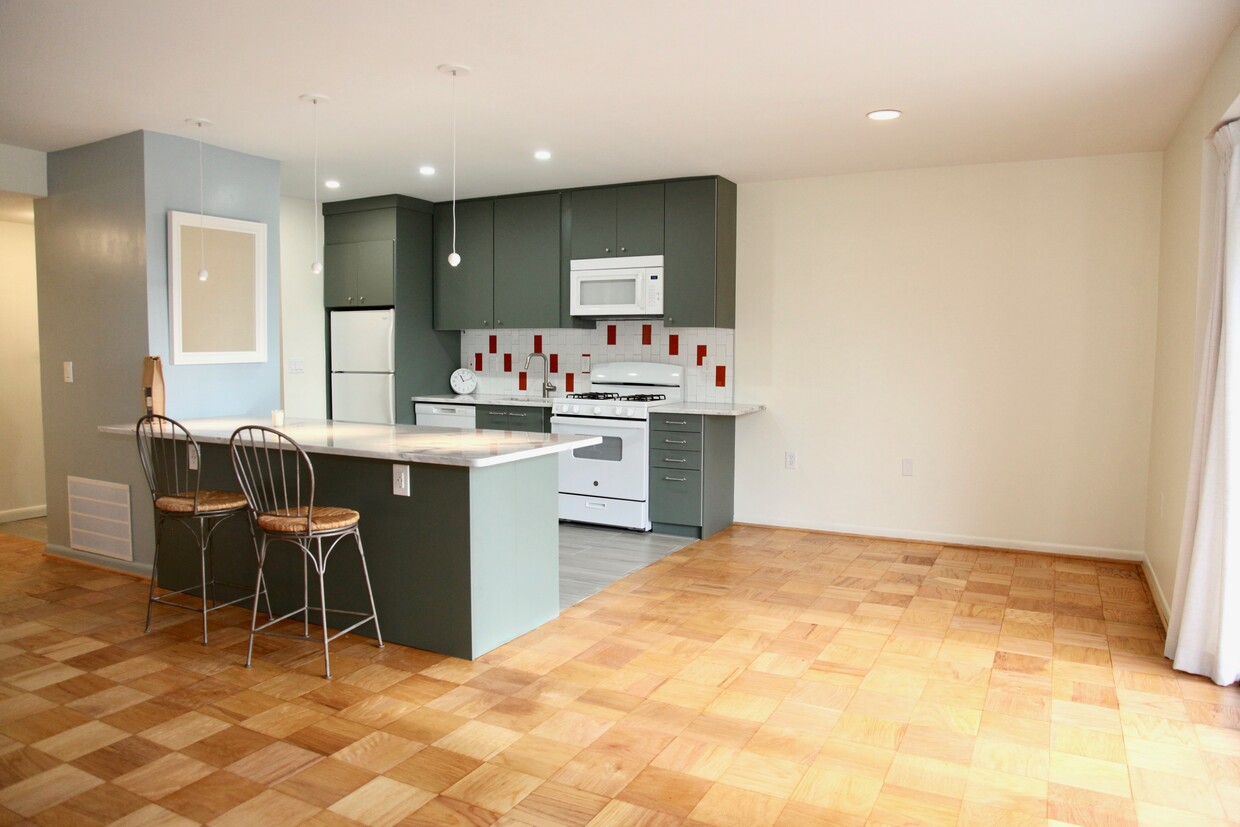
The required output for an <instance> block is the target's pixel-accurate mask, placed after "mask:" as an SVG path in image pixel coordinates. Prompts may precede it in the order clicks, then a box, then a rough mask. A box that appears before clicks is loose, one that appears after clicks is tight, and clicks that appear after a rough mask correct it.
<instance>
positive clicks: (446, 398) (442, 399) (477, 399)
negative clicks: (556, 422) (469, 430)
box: [409, 393, 552, 408]
mask: <svg viewBox="0 0 1240 827" xmlns="http://www.w3.org/2000/svg"><path fill="white" fill-rule="evenodd" d="M409 399H410V401H413V402H431V403H438V404H440V405H523V406H525V407H528V408H550V407H551V402H552V400H551V399H550V398H548V399H543V398H542V397H539V396H531V397H529V398H521V397H515V396H501V395H500V394H492V393H466V394H457V395H453V394H431V395H426V396H411V397H409Z"/></svg>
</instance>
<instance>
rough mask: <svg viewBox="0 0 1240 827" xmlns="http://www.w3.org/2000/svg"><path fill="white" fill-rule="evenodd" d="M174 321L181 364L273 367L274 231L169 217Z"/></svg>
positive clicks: (176, 360) (233, 221) (176, 359)
mask: <svg viewBox="0 0 1240 827" xmlns="http://www.w3.org/2000/svg"><path fill="white" fill-rule="evenodd" d="M204 275H205V278H204V277H203V276H204ZM168 319H169V324H170V326H171V330H170V333H171V339H172V341H171V350H172V363H173V364H176V365H212V364H222V363H231V362H265V361H267V225H266V224H262V223H259V222H257V221H242V220H240V219H237V218H220V217H219V216H214V215H199V214H198V213H190V212H178V211H176V210H169V212H168Z"/></svg>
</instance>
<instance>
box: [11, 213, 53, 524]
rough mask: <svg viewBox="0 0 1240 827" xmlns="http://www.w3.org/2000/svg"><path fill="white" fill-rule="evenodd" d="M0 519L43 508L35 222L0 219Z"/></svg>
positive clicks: (34, 514) (36, 513)
mask: <svg viewBox="0 0 1240 827" xmlns="http://www.w3.org/2000/svg"><path fill="white" fill-rule="evenodd" d="M0 307H2V308H4V323H3V324H0V389H3V390H0V469H2V470H0V522H7V521H9V520H21V519H25V518H28V517H37V516H41V515H42V514H44V513H46V510H47V495H46V491H45V489H44V485H45V483H44V473H43V408H42V401H41V400H42V393H41V392H40V384H39V302H38V294H37V287H36V280H35V257H34V225H33V224H13V223H11V222H7V221H0Z"/></svg>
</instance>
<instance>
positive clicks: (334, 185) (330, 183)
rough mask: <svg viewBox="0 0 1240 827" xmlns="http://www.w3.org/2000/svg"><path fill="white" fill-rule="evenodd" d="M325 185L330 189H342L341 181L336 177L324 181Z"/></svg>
mask: <svg viewBox="0 0 1240 827" xmlns="http://www.w3.org/2000/svg"><path fill="white" fill-rule="evenodd" d="M323 186H325V187H327V188H328V189H329V190H338V189H340V182H339V181H337V180H336V179H335V178H328V179H327V180H326V181H324V182H323Z"/></svg>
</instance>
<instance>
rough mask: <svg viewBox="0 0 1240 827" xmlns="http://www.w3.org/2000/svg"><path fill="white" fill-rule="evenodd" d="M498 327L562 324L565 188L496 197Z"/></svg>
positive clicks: (494, 316) (495, 295)
mask: <svg viewBox="0 0 1240 827" xmlns="http://www.w3.org/2000/svg"><path fill="white" fill-rule="evenodd" d="M494 297H495V306H494V310H493V311H492V318H494V319H495V326H496V327H525V328H528V327H558V326H559V324H560V194H559V193H555V192H552V193H541V194H538V195H521V196H514V197H512V198H496V199H495V288H494Z"/></svg>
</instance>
